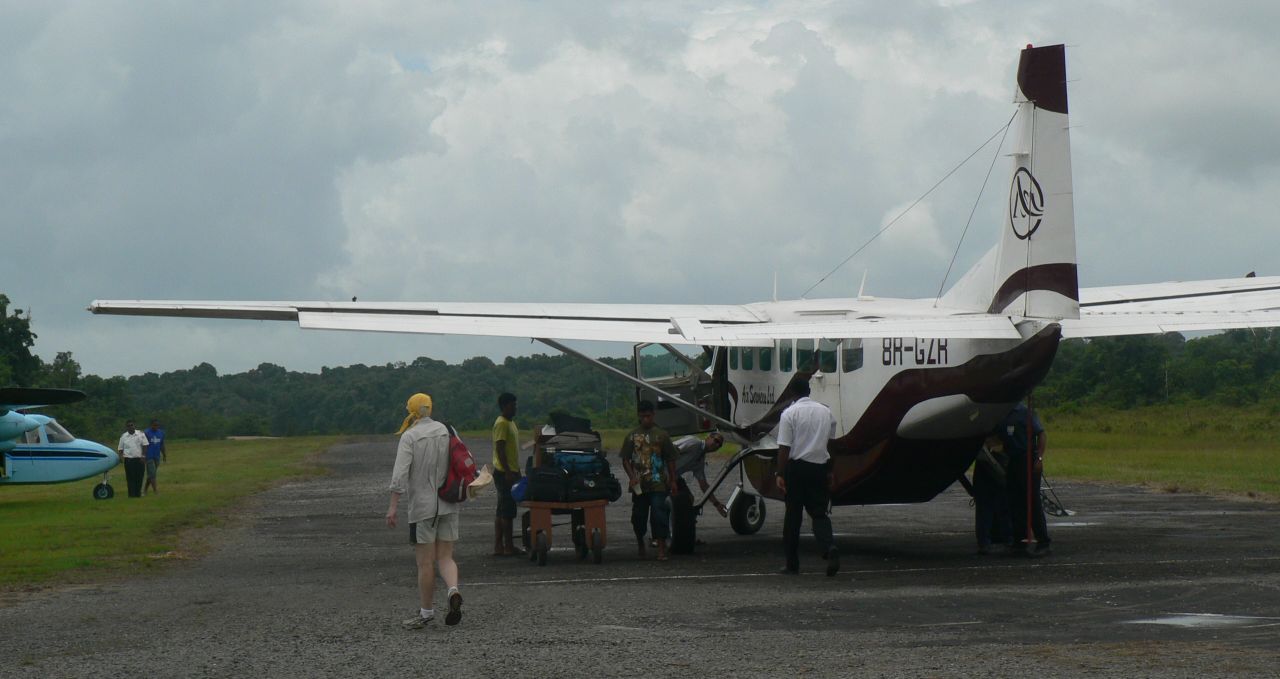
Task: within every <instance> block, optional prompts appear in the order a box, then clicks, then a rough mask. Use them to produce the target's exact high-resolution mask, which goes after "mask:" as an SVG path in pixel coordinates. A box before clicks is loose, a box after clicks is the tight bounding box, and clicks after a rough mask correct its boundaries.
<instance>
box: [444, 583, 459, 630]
mask: <svg viewBox="0 0 1280 679" xmlns="http://www.w3.org/2000/svg"><path fill="white" fill-rule="evenodd" d="M460 622H462V595H461V594H459V593H458V590H456V589H455V590H453V591H452V592H450V593H449V613H448V614H446V615H445V616H444V624H446V625H456V624H458V623H460Z"/></svg>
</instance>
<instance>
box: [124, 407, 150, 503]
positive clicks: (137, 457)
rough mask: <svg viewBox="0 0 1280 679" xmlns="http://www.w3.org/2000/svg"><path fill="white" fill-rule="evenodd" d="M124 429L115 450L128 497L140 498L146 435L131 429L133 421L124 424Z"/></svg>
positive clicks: (144, 467)
mask: <svg viewBox="0 0 1280 679" xmlns="http://www.w3.org/2000/svg"><path fill="white" fill-rule="evenodd" d="M124 429H125V432H124V433H123V434H121V435H120V443H119V444H117V445H116V450H117V451H119V453H120V459H122V460H123V461H124V477H125V480H126V481H128V484H129V497H142V474H143V471H144V470H145V469H146V462H145V461H144V460H143V455H144V451H146V449H147V443H148V441H147V435H146V434H143V433H142V432H140V431H138V430H136V429H134V428H133V420H129V421H128V422H125V423H124Z"/></svg>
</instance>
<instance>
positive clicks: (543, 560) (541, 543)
mask: <svg viewBox="0 0 1280 679" xmlns="http://www.w3.org/2000/svg"><path fill="white" fill-rule="evenodd" d="M533 551H534V552H535V553H536V554H537V559H538V565H539V566H545V565H547V552H549V551H551V547H550V545H548V544H547V534H546V533H542V532H539V533H538V538H537V540H536V541H535V546H534V549H533Z"/></svg>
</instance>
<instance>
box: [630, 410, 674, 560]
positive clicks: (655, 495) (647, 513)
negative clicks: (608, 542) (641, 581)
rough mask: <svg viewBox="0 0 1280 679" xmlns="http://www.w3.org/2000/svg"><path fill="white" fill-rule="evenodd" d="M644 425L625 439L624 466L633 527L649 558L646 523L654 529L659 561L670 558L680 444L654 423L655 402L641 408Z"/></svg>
mask: <svg viewBox="0 0 1280 679" xmlns="http://www.w3.org/2000/svg"><path fill="white" fill-rule="evenodd" d="M637 411H638V415H639V418H640V426H639V427H636V428H635V429H632V430H631V432H630V433H628V434H627V435H626V437H624V438H623V439H622V450H621V452H620V455H621V457H622V468H623V469H624V470H626V472H627V479H628V480H629V482H630V483H629V485H630V488H631V527H632V528H633V529H635V532H636V548H637V551H638V552H639V554H640V558H642V559H643V558H644V557H645V550H644V547H645V545H644V542H645V541H644V535H645V523H646V521H647V522H648V524H649V526H650V527H652V528H653V537H654V540H655V541H656V542H657V547H658V561H666V560H667V536H668V535H669V533H670V530H671V516H670V515H669V513H668V511H667V498H668V497H669V496H670V494H671V492H672V491H673V490H675V488H676V447H675V446H674V445H672V443H671V437H670V436H668V435H667V432H665V431H663V430H662V429H660V428H658V427H657V426H655V425H654V423H653V417H654V409H653V403H651V402H649V401H641V402H640V405H639V408H637Z"/></svg>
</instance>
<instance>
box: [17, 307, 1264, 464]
mask: <svg viewBox="0 0 1280 679" xmlns="http://www.w3.org/2000/svg"><path fill="white" fill-rule="evenodd" d="M9 307H10V302H9V299H8V298H7V297H6V296H4V295H3V294H0V385H2V384H12V385H16V386H41V387H71V388H76V389H80V390H83V391H85V392H86V393H87V394H88V395H89V399H88V400H87V401H84V402H81V403H77V404H73V405H68V406H62V407H58V408H49V409H48V412H49V414H51V415H53V416H54V417H57V418H58V419H59V421H61V422H63V423H64V424H65V425H67V427H68V428H70V429H71V430H72V431H73V432H76V433H78V435H81V436H84V437H86V438H94V439H97V440H113V439H114V438H115V437H116V436H117V435H118V433H119V432H120V430H121V427H122V425H123V422H124V420H125V419H127V418H133V419H134V420H136V421H137V422H138V423H139V425H140V426H145V423H146V422H147V421H148V420H149V419H150V418H152V417H156V418H159V419H160V420H161V422H163V423H164V425H165V427H166V428H167V429H168V430H169V431H170V432H171V434H172V435H173V436H177V437H184V438H185V437H189V438H219V437H224V436H231V435H250V436H252V435H270V436H294V435H304V434H376V433H388V432H393V431H395V430H396V428H397V427H398V426H399V424H400V421H401V419H402V418H403V416H404V403H405V400H406V399H407V398H408V396H409V395H410V394H413V393H414V392H418V391H425V392H427V393H430V394H431V395H432V397H433V399H434V400H435V403H436V406H435V414H436V416H437V417H438V418H439V419H441V420H444V421H446V422H449V423H451V424H454V425H455V426H457V427H459V428H463V429H483V428H488V427H489V426H490V425H491V424H492V423H493V418H494V417H495V416H496V415H497V404H496V399H497V395H498V394H499V393H501V392H503V391H510V392H512V393H514V394H516V395H517V396H518V397H519V399H520V417H521V420H522V421H523V422H525V423H527V424H531V423H533V422H543V421H546V420H547V417H548V415H549V414H550V413H551V412H552V411H564V412H569V413H573V414H577V415H582V416H586V417H589V418H591V419H592V421H593V423H594V424H595V425H596V426H599V427H624V426H629V425H631V424H632V423H633V422H634V404H635V391H634V389H633V388H632V387H631V385H629V384H627V383H625V382H623V381H622V380H619V379H617V378H614V377H611V376H609V375H606V374H605V373H603V372H601V371H599V370H596V369H595V368H592V367H590V366H587V365H584V364H582V363H581V362H579V361H578V360H576V359H574V358H571V357H568V356H547V355H541V354H539V355H534V356H523V357H511V358H507V359H505V360H504V361H503V362H502V363H494V362H493V361H491V360H489V359H488V358H484V357H477V358H471V359H467V360H465V361H463V362H462V363H459V364H449V363H445V362H443V361H439V360H435V359H432V358H427V357H422V358H418V359H415V360H414V361H412V362H410V363H388V364H386V365H373V366H369V365H361V364H357V365H352V366H347V367H341V368H323V369H322V370H321V371H320V372H319V373H305V372H295V371H290V370H286V369H285V368H282V367H280V366H278V365H273V364H270V363H263V364H261V365H259V366H258V367H257V368H254V369H253V370H249V371H246V372H242V373H234V374H227V375H220V374H218V371H217V370H216V369H215V368H214V367H213V366H212V365H209V364H208V363H201V364H200V365H197V366H195V367H193V368H191V369H189V370H177V371H174V372H168V373H163V374H157V373H145V374H142V375H134V376H132V377H108V378H103V377H98V376H96V375H85V374H82V372H81V369H80V365H79V364H78V363H77V362H76V360H75V358H74V357H73V356H72V355H71V353H70V352H60V353H58V354H56V355H55V357H54V359H53V360H52V361H50V362H45V361H42V360H41V359H40V358H39V357H38V356H36V355H35V354H33V353H32V348H33V347H34V346H35V340H36V339H37V336H36V335H35V333H34V332H32V328H31V317H30V314H24V312H23V311H22V310H21V309H13V310H10V308H9ZM605 361H606V362H607V363H609V364H610V365H613V366H614V367H617V368H619V369H622V370H626V371H630V370H631V365H632V361H631V359H630V358H615V359H605ZM1035 398H1036V402H1037V405H1038V407H1041V408H1046V409H1051V410H1052V409H1061V410H1068V411H1069V410H1072V409H1076V408H1080V407H1087V406H1103V407H1108V408H1122V409H1123V408H1135V407H1140V406H1144V405H1154V404H1163V403H1190V402H1204V403H1211V404H1217V405H1225V406H1242V405H1249V404H1258V403H1274V404H1276V405H1277V407H1280V330H1274V329H1262V330H1232V331H1229V332H1225V333H1222V334H1218V335H1210V336H1206V337H1198V338H1194V339H1185V338H1184V337H1183V336H1182V335H1179V334H1176V333H1173V334H1166V335H1147V336H1135V337H1118V338H1100V339H1095V340H1070V341H1065V342H1063V343H1062V344H1061V346H1060V347H1059V350H1058V356H1057V359H1056V361H1055V362H1054V365H1053V368H1052V370H1051V371H1050V372H1049V374H1048V376H1047V377H1046V378H1045V380H1044V382H1043V383H1042V384H1041V385H1040V386H1039V387H1038V388H1037V389H1036V392H1035Z"/></svg>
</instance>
